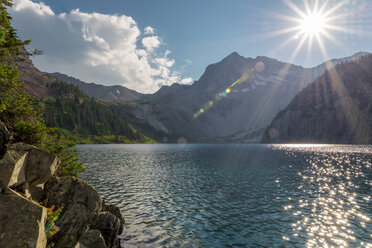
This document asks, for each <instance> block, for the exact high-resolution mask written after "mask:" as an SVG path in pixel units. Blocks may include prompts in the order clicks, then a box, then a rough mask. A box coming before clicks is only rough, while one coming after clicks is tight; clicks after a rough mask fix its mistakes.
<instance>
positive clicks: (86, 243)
mask: <svg viewBox="0 0 372 248" xmlns="http://www.w3.org/2000/svg"><path fill="white" fill-rule="evenodd" d="M79 243H80V248H107V246H106V244H105V240H104V238H103V237H102V234H101V232H100V231H98V230H89V231H87V232H86V233H84V234H83V235H82V236H81V237H80V239H79Z"/></svg>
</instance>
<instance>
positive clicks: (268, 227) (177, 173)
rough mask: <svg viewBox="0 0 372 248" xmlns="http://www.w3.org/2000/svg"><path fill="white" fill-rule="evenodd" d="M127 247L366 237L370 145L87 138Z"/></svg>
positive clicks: (86, 153) (361, 240)
mask: <svg viewBox="0 0 372 248" xmlns="http://www.w3.org/2000/svg"><path fill="white" fill-rule="evenodd" d="M78 148H79V150H80V151H81V155H82V158H83V160H84V162H85V163H86V166H87V173H85V174H84V175H83V177H84V179H86V180H88V181H89V182H90V183H92V184H93V185H94V186H96V187H97V190H98V191H99V192H100V193H101V194H102V195H103V196H104V197H105V198H106V200H108V201H109V202H111V203H114V204H117V205H118V206H120V207H121V209H122V210H123V212H124V213H125V216H126V225H125V229H124V233H123V235H122V245H123V246H125V247H162V246H165V247H332V246H333V247H372V246H371V244H372V237H371V231H370V230H372V224H371V217H372V206H371V192H372V171H371V170H372V168H371V160H372V147H371V146H332V145H272V146H270V145H269V146H266V145H84V146H79V147H78Z"/></svg>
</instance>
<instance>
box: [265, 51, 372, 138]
mask: <svg viewBox="0 0 372 248" xmlns="http://www.w3.org/2000/svg"><path fill="white" fill-rule="evenodd" d="M263 142H265V143H287V142H312V143H314V142H315V143H343V144H350V143H351V144H372V55H366V56H364V57H361V58H359V60H350V62H345V63H341V64H338V65H337V66H336V67H335V68H331V69H329V70H327V71H326V72H325V73H324V74H323V75H321V76H320V77H319V78H317V79H316V80H315V81H314V82H313V83H311V84H309V85H308V86H307V87H306V88H305V89H303V90H302V91H301V92H300V93H299V94H298V95H297V96H296V97H295V98H294V99H293V100H292V101H291V103H290V104H289V105H288V106H287V107H286V108H285V109H284V110H283V111H281V112H279V113H278V114H277V115H276V117H275V118H274V120H273V121H272V123H271V124H270V126H269V128H268V129H267V130H266V132H265V134H264V137H263Z"/></svg>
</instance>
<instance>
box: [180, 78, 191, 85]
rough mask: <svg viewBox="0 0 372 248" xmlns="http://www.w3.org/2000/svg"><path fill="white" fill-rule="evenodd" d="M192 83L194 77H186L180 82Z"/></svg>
mask: <svg viewBox="0 0 372 248" xmlns="http://www.w3.org/2000/svg"><path fill="white" fill-rule="evenodd" d="M191 83H192V78H190V77H188V78H184V79H182V80H181V82H180V84H191Z"/></svg>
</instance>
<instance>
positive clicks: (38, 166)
mask: <svg viewBox="0 0 372 248" xmlns="http://www.w3.org/2000/svg"><path fill="white" fill-rule="evenodd" d="M12 148H13V149H14V150H16V151H22V152H28V155H27V166H26V181H27V182H28V183H29V184H30V185H38V184H44V183H46V181H48V179H49V178H50V177H51V176H52V175H53V174H54V172H55V171H56V170H57V168H58V166H59V164H60V160H59V159H58V157H57V156H55V155H52V154H50V153H49V152H46V151H44V150H41V149H39V148H37V147H35V146H32V145H28V144H24V143H15V144H13V145H12Z"/></svg>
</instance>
